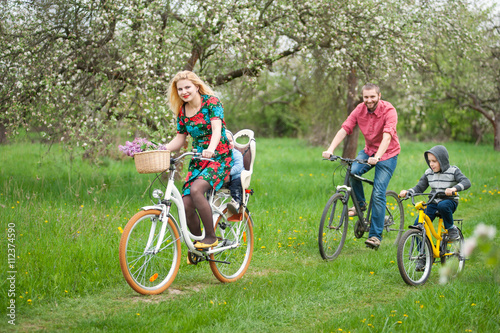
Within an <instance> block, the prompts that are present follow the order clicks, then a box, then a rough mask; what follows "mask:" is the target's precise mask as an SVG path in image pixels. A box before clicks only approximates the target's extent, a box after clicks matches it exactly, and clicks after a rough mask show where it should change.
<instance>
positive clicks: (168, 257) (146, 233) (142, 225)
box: [120, 209, 181, 295]
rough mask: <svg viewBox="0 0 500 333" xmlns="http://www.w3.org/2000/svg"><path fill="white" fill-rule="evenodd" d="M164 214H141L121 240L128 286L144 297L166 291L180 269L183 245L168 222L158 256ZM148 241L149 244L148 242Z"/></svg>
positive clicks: (157, 212) (158, 212)
mask: <svg viewBox="0 0 500 333" xmlns="http://www.w3.org/2000/svg"><path fill="white" fill-rule="evenodd" d="M160 213H161V211H160V210H155V209H150V210H145V211H140V212H138V213H137V214H135V215H134V216H132V218H131V219H130V220H129V222H128V223H127V225H126V226H125V229H124V230H123V234H122V237H121V240H120V267H121V269H122V273H123V276H124V277H125V280H126V281H127V283H128V284H129V285H130V287H132V289H134V290H135V291H136V292H138V293H140V294H143V295H155V294H159V293H162V292H163V291H165V290H166V289H167V288H168V287H169V286H170V284H171V283H172V282H173V281H174V279H175V277H176V275H177V272H178V271H179V265H180V259H181V257H180V254H181V241H180V237H179V232H178V230H177V226H176V225H175V223H174V222H173V221H172V219H171V217H169V218H168V221H167V222H166V223H167V226H166V230H165V237H164V238H163V241H162V244H161V246H160V249H159V251H158V252H157V253H155V247H156V244H157V242H158V235H159V233H160V229H161V227H162V222H161V221H160V220H159V215H160ZM148 240H149V242H148Z"/></svg>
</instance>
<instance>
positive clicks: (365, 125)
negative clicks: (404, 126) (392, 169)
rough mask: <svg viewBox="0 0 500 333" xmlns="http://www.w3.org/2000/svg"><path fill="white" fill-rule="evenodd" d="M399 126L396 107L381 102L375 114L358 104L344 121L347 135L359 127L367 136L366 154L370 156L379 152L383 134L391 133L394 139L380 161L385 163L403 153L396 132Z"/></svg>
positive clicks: (343, 125)
mask: <svg viewBox="0 0 500 333" xmlns="http://www.w3.org/2000/svg"><path fill="white" fill-rule="evenodd" d="M397 124H398V114H397V112H396V109H395V108H394V106H392V104H391V103H389V102H386V101H383V100H379V102H378V105H377V108H376V109H375V111H374V112H368V108H367V107H366V105H365V104H364V103H360V104H358V106H356V108H355V109H354V110H353V111H352V112H351V114H350V115H349V117H347V119H346V121H344V123H343V124H342V128H343V129H344V130H345V131H346V132H347V134H351V133H352V131H353V129H354V127H355V126H356V125H358V126H359V129H360V130H361V133H363V135H364V136H365V143H366V145H365V153H366V154H368V156H373V155H374V154H375V153H376V152H377V150H378V147H379V146H380V143H381V142H382V136H383V134H384V133H389V134H390V135H391V136H392V139H391V143H390V144H389V147H388V148H387V151H386V152H385V154H384V155H383V156H381V159H380V160H381V161H383V160H388V159H390V158H391V157H394V156H396V155H398V154H399V152H400V151H401V146H400V145H399V139H398V133H397V132H396V125H397Z"/></svg>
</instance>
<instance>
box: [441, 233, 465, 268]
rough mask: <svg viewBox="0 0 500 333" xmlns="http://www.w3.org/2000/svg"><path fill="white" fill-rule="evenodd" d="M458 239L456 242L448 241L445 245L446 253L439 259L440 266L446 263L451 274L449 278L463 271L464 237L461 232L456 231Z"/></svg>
mask: <svg viewBox="0 0 500 333" xmlns="http://www.w3.org/2000/svg"><path fill="white" fill-rule="evenodd" d="M458 235H459V236H460V238H459V239H458V240H456V241H448V242H447V243H446V253H445V254H444V255H443V256H442V257H441V264H442V265H444V264H446V263H448V265H449V266H450V269H451V272H450V274H449V275H450V277H452V278H454V277H456V276H457V275H458V274H460V272H461V271H462V270H463V269H464V265H465V255H464V236H463V235H462V231H461V230H460V229H458Z"/></svg>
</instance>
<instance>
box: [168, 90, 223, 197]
mask: <svg viewBox="0 0 500 333" xmlns="http://www.w3.org/2000/svg"><path fill="white" fill-rule="evenodd" d="M214 118H216V119H220V120H221V121H222V129H221V138H220V141H219V144H218V145H217V148H216V149H215V155H214V157H213V158H212V159H214V160H215V161H214V162H211V161H202V160H199V159H196V158H193V159H191V162H190V163H189V168H188V173H187V176H186V182H185V183H184V186H183V187H182V195H189V194H190V193H191V192H190V188H191V184H192V183H193V182H194V181H195V180H196V179H204V180H206V181H207V182H208V183H209V184H210V185H211V186H212V188H214V189H215V190H219V189H220V188H221V187H222V184H223V183H224V180H225V179H226V178H228V179H229V173H230V172H231V167H232V166H233V153H232V151H231V149H229V141H228V139H227V137H226V123H225V121H224V109H223V107H222V103H221V102H220V101H219V99H218V98H217V97H215V96H209V95H201V107H200V110H199V111H198V113H196V114H195V115H194V116H192V117H187V116H186V113H185V109H184V107H182V108H181V110H180V112H179V115H178V116H177V133H179V134H189V135H191V137H192V138H193V149H196V151H197V152H199V153H201V152H202V151H203V150H204V149H207V148H208V146H209V145H210V139H211V138H212V125H211V122H210V121H211V120H212V119H214Z"/></svg>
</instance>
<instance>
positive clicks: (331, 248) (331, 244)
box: [318, 193, 348, 261]
mask: <svg viewBox="0 0 500 333" xmlns="http://www.w3.org/2000/svg"><path fill="white" fill-rule="evenodd" d="M343 198H344V194H342V193H335V194H334V195H332V196H331V197H330V199H329V200H328V202H327V204H326V206H325V208H324V210H323V214H322V216H321V222H320V224H319V233H318V246H319V253H320V254H321V257H322V258H323V259H325V260H329V261H331V260H334V259H335V258H337V257H338V255H339V254H340V252H341V251H342V247H343V246H344V243H345V239H346V237H347V228H348V221H347V211H348V210H347V204H344V202H343V201H342V199H343Z"/></svg>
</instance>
